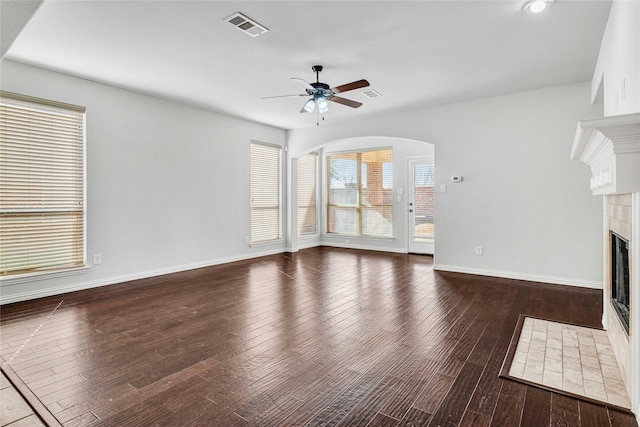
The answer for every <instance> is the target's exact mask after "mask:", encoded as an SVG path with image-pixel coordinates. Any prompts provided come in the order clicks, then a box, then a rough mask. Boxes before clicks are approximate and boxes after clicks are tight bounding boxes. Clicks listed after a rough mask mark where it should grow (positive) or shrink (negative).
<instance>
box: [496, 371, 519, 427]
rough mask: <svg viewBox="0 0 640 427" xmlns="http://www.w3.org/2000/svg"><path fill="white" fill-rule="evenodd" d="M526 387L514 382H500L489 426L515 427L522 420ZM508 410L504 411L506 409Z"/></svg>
mask: <svg viewBox="0 0 640 427" xmlns="http://www.w3.org/2000/svg"><path fill="white" fill-rule="evenodd" d="M525 389H526V386H525V385H523V384H519V383H517V382H515V381H508V380H503V381H502V388H501V389H500V395H499V396H498V402H497V404H496V409H495V410H494V412H493V415H492V417H491V424H489V425H490V426H495V427H499V426H517V425H519V424H520V420H521V418H522V406H523V403H524V395H525ZM507 408H508V410H505V409H507Z"/></svg>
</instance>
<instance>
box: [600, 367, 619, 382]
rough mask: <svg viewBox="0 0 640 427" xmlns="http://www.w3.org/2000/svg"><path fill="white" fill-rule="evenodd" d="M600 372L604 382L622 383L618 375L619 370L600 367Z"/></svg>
mask: <svg viewBox="0 0 640 427" xmlns="http://www.w3.org/2000/svg"><path fill="white" fill-rule="evenodd" d="M600 370H601V371H602V376H603V377H604V379H605V381H607V380H615V381H622V375H621V374H620V369H618V367H617V366H606V365H601V366H600Z"/></svg>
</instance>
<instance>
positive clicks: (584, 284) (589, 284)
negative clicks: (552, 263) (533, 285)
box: [433, 264, 603, 289]
mask: <svg viewBox="0 0 640 427" xmlns="http://www.w3.org/2000/svg"><path fill="white" fill-rule="evenodd" d="M433 269H434V270H438V271H450V272H452V273H466V274H476V275H478V276H490V277H500V278H504V279H515V280H524V281H527V282H539V283H552V284H554V285H567V286H577V287H580V288H591V289H602V288H603V287H602V283H600V282H597V281H590V280H581V279H571V278H567V277H554V276H540V275H537V274H527V273H516V272H513V271H498V270H485V269H481V268H469V267H459V266H455V265H443V264H434V265H433Z"/></svg>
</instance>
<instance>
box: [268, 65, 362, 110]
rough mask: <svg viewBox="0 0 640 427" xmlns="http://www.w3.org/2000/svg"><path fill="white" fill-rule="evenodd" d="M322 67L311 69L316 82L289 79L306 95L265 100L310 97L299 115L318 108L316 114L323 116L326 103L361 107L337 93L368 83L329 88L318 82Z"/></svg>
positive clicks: (281, 96)
mask: <svg viewBox="0 0 640 427" xmlns="http://www.w3.org/2000/svg"><path fill="white" fill-rule="evenodd" d="M323 68H324V67H323V66H322V65H314V66H313V67H311V69H312V70H313V71H314V72H315V73H316V82H315V83H309V82H307V81H306V80H304V79H300V78H297V77H291V80H295V81H297V82H299V83H300V84H301V85H302V86H303V87H304V89H305V92H306V93H300V94H295V95H280V96H267V97H264V98H262V99H267V98H283V97H287V96H310V97H311V98H310V99H309V100H308V101H307V102H306V103H305V104H304V106H303V107H302V109H301V110H300V112H301V113H311V112H313V110H314V109H315V108H316V105H317V106H318V112H319V113H320V114H324V113H326V112H327V111H328V110H329V104H328V102H327V101H331V102H337V103H338V104H342V105H346V106H347V107H352V108H358V107H360V106H361V105H362V102H357V101H352V100H350V99H347V98H342V97H340V96H336V94H337V93H342V92H347V91H350V90H354V89H360V88H363V87H367V86H369V82H368V81H366V80H364V79H362V80H357V81H355V82H351V83H347V84H344V85H340V86H336V87H329V85H328V84H326V83H321V82H320V72H321V71H322V69H323Z"/></svg>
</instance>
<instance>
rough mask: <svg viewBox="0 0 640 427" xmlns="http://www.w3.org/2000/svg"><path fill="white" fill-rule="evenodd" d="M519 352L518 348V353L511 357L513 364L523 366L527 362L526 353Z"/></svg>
mask: <svg viewBox="0 0 640 427" xmlns="http://www.w3.org/2000/svg"><path fill="white" fill-rule="evenodd" d="M519 350H520V348H519V347H518V351H516V353H515V354H514V355H513V363H522V364H524V363H525V362H526V361H527V352H525V351H519Z"/></svg>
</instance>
